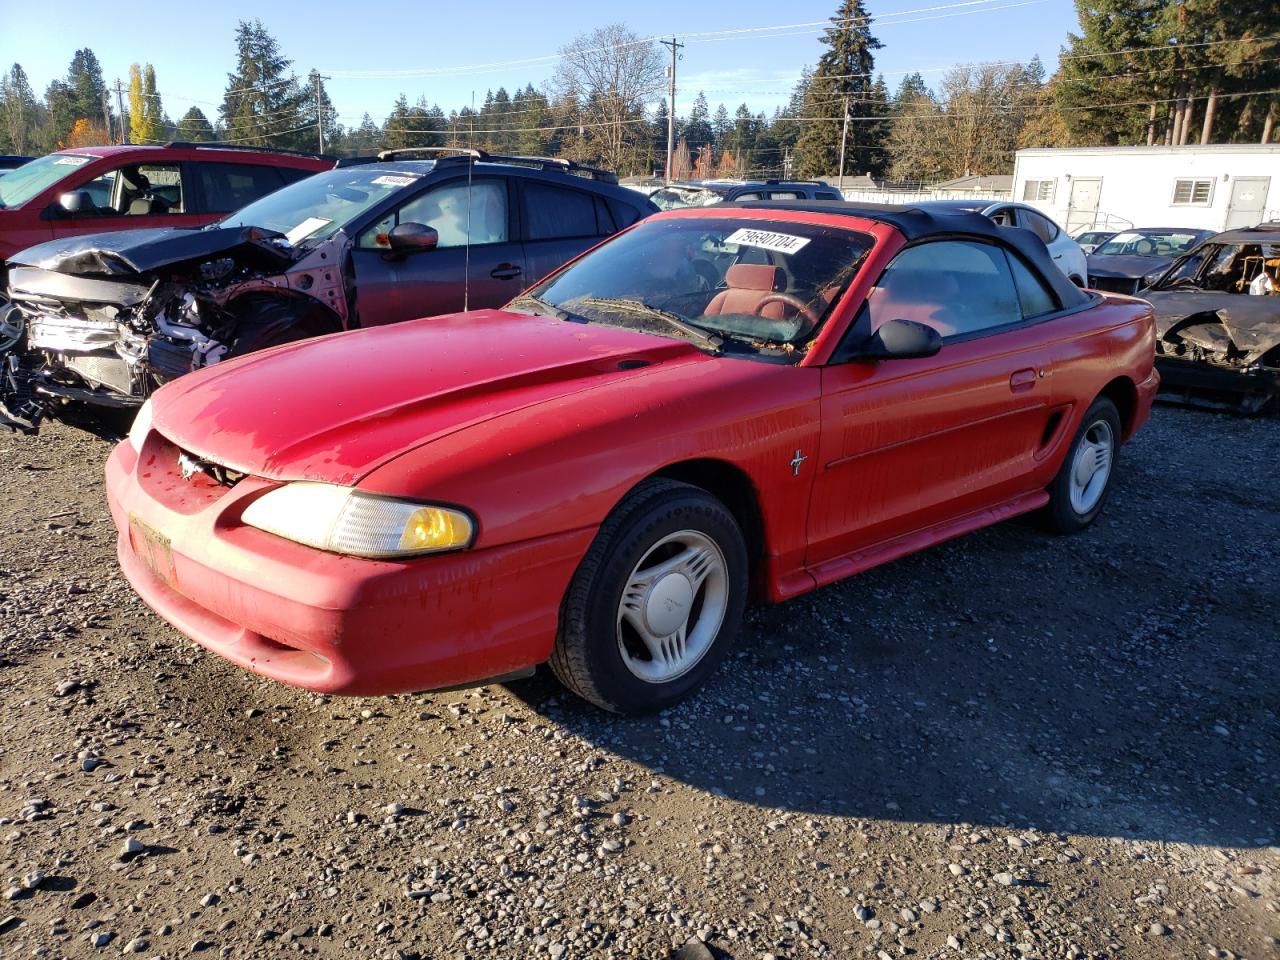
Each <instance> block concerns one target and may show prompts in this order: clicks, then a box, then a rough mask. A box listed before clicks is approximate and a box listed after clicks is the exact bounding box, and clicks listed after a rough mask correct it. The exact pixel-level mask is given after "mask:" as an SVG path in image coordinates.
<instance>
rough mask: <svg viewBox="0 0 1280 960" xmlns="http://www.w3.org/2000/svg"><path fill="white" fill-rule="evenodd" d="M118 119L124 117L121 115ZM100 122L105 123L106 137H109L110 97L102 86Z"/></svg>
mask: <svg viewBox="0 0 1280 960" xmlns="http://www.w3.org/2000/svg"><path fill="white" fill-rule="evenodd" d="M120 119H122V120H123V119H124V118H123V117H121V118H120ZM102 122H103V123H104V124H105V125H106V131H107V139H108V140H110V139H111V98H110V97H109V96H108V95H107V91H106V89H105V88H104V89H103V91H102Z"/></svg>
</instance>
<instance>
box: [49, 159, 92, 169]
mask: <svg viewBox="0 0 1280 960" xmlns="http://www.w3.org/2000/svg"><path fill="white" fill-rule="evenodd" d="M53 162H54V164H55V165H56V166H63V167H83V166H84V165H85V164H86V163H88V162H89V158H88V157H59V158H58V159H57V160H55V161H53Z"/></svg>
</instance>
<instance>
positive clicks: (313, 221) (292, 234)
mask: <svg viewBox="0 0 1280 960" xmlns="http://www.w3.org/2000/svg"><path fill="white" fill-rule="evenodd" d="M331 223H333V221H332V220H327V219H325V218H324V217H307V219H305V220H303V221H302V222H301V223H300V224H298V225H297V226H296V227H294V228H293V229H292V230H290V231H289V232H288V233H286V234H285V235H284V238H285V239H286V240H288V241H289V242H290V243H298V242H299V241H300V240H305V239H306V238H307V237H309V236H311V235H312V234H313V233H315V232H316V231H317V230H319V229H320V228H321V227H327V226H328V225H329V224H331Z"/></svg>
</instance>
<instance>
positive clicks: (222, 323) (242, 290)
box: [0, 228, 349, 432]
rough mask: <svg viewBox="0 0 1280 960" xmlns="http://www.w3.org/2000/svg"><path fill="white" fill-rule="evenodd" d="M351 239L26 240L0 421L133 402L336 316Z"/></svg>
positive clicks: (2, 369)
mask: <svg viewBox="0 0 1280 960" xmlns="http://www.w3.org/2000/svg"><path fill="white" fill-rule="evenodd" d="M91 241H92V242H91ZM347 243H348V241H347V240H346V238H345V236H343V235H342V234H341V233H339V234H338V235H337V236H336V237H335V238H333V239H332V240H330V241H328V242H327V243H325V244H322V245H320V246H319V247H316V248H313V249H311V250H308V251H300V250H296V249H295V248H293V247H292V246H291V245H290V244H288V242H287V241H285V240H284V238H283V237H280V236H279V235H275V234H266V233H264V232H263V231H257V230H253V229H251V228H245V229H241V230H230V229H224V230H217V231H182V230H166V231H141V232H140V238H139V237H133V236H131V235H129V234H102V235H99V236H98V237H97V238H76V242H75V243H74V244H73V243H71V242H70V241H55V242H52V243H49V244H42V245H40V246H37V247H33V248H31V249H30V250H27V251H24V252H23V253H22V254H21V255H19V257H18V258H15V262H14V263H13V264H11V266H10V270H9V294H10V297H11V299H12V306H11V307H10V308H9V309H8V311H7V312H6V313H5V314H4V315H2V316H0V426H9V427H12V428H16V429H19V430H23V431H25V432H35V431H36V430H37V429H38V428H39V425H40V422H41V421H42V420H43V419H44V418H46V417H49V416H54V415H56V413H57V412H58V410H59V408H60V407H61V406H63V405H64V404H67V403H70V402H80V403H86V404H89V405H91V406H95V407H114V408H126V409H127V408H132V407H136V406H138V405H140V404H141V403H142V402H143V401H144V400H145V399H146V398H147V397H148V396H149V395H150V394H151V392H152V391H153V390H154V389H155V388H156V387H158V386H160V385H161V384H164V383H167V382H168V381H170V380H173V379H175V378H177V377H180V376H182V375H183V374H186V373H190V372H192V371H194V370H199V369H201V368H203V367H207V366H209V365H210V364H213V363H217V362H218V361H220V360H222V359H223V358H225V357H228V356H232V355H238V354H240V353H247V352H250V351H252V350H255V349H261V348H263V347H267V346H273V345H275V344H276V343H280V342H287V341H288V340H290V339H299V338H301V337H304V336H314V335H317V334H321V333H329V332H333V331H335V330H339V329H341V328H342V327H343V326H344V325H345V323H346V319H347V316H348V315H349V308H348V304H347V300H346V294H345V287H344V279H343V275H342V269H341V267H340V266H337V265H336V264H340V263H341V258H342V254H343V253H344V250H345V245H346V244H347ZM193 254H195V256H194V257H193V256H192V255H193ZM183 257H188V258H190V259H182V258H183Z"/></svg>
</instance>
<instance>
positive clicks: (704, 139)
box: [682, 90, 715, 157]
mask: <svg viewBox="0 0 1280 960" xmlns="http://www.w3.org/2000/svg"><path fill="white" fill-rule="evenodd" d="M682 135H683V137H684V140H685V142H686V143H687V144H688V145H689V150H690V152H691V153H692V154H693V156H695V157H696V156H697V155H698V151H699V150H701V149H702V148H703V147H705V146H707V145H708V144H710V143H711V141H712V140H713V139H714V137H715V133H714V131H713V130H712V128H711V109H710V108H709V107H708V106H707V98H706V95H705V94H703V92H702V91H701V90H699V91H698V96H697V97H695V98H694V101H693V106H692V108H690V110H689V119H688V120H687V121H685V123H684V126H683V128H682Z"/></svg>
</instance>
